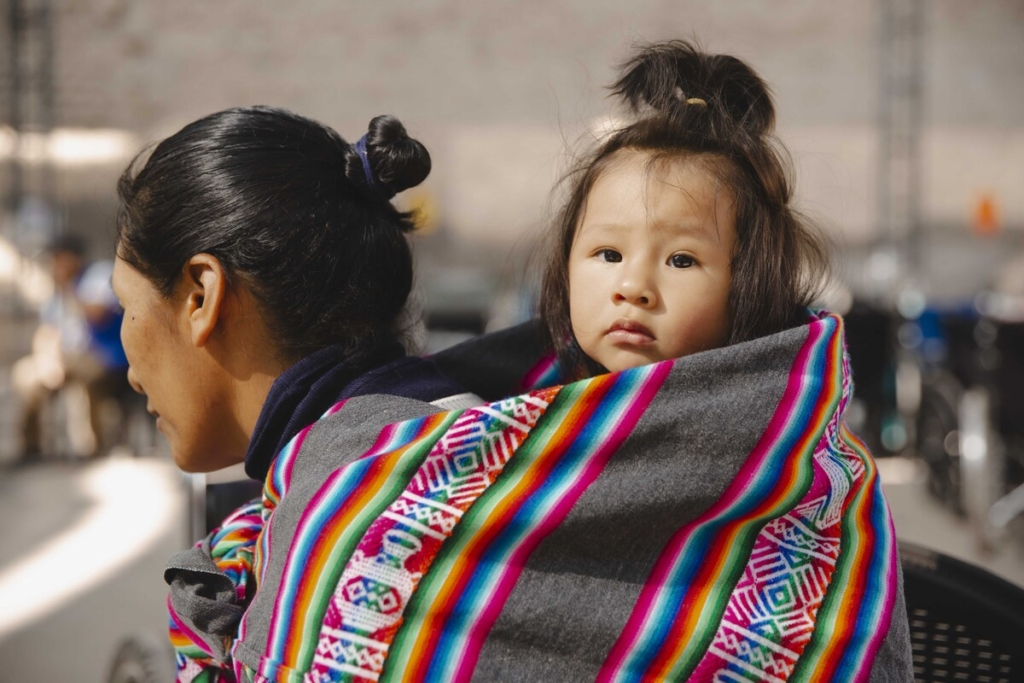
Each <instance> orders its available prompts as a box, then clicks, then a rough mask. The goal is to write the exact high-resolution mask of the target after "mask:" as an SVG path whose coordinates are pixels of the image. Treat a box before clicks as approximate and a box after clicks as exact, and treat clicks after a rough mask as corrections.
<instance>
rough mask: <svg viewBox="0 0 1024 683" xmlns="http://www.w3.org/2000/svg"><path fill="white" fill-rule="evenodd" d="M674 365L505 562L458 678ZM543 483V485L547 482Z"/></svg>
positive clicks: (468, 670) (659, 372) (650, 383)
mask: <svg viewBox="0 0 1024 683" xmlns="http://www.w3.org/2000/svg"><path fill="white" fill-rule="evenodd" d="M672 366H673V361H663V362H661V363H659V364H658V365H657V366H656V367H655V369H654V371H653V372H652V373H651V376H650V377H649V378H647V379H646V380H645V381H644V385H643V387H642V388H641V389H640V392H639V393H638V396H637V398H636V399H635V400H634V401H633V402H632V403H631V404H630V407H629V408H628V409H627V410H626V412H624V413H623V415H622V417H621V418H620V419H619V422H618V424H616V425H615V427H614V429H613V431H612V432H611V434H610V435H609V437H608V438H607V439H604V440H602V445H601V446H600V447H599V448H598V450H597V451H595V453H594V454H593V455H592V456H591V457H590V459H589V460H588V463H587V465H586V466H585V468H584V469H583V471H582V472H581V473H580V475H579V476H578V477H577V479H576V482H575V483H574V484H573V485H572V487H571V488H570V489H569V490H568V491H567V492H566V494H565V495H564V496H562V497H561V498H560V499H559V500H558V502H557V503H556V505H555V506H554V507H553V508H552V509H551V511H550V512H549V513H548V514H546V515H545V516H544V517H543V518H542V520H541V522H540V524H539V525H537V526H536V527H535V528H534V530H533V531H532V532H530V533H529V534H528V535H527V536H526V537H525V538H524V539H523V540H522V542H520V543H519V544H518V545H517V547H516V549H515V550H514V551H513V552H512V554H511V555H510V556H509V560H508V561H507V562H505V563H504V566H505V567H506V569H505V571H503V572H502V573H501V575H500V578H499V579H498V581H497V582H496V584H495V587H494V589H493V590H492V592H491V595H492V597H491V599H490V600H488V603H487V607H485V608H484V610H483V612H482V613H481V614H480V617H479V618H478V619H477V620H476V623H475V624H474V625H473V626H472V627H471V629H470V631H469V635H468V636H467V638H466V646H465V648H464V651H463V655H462V657H461V658H460V664H459V666H458V668H457V669H456V671H455V680H456V681H460V682H461V681H468V680H470V678H471V677H472V675H473V671H474V669H475V668H476V663H477V660H478V659H479V657H480V652H481V650H482V648H483V643H484V640H485V639H486V638H487V634H488V633H490V630H491V628H492V627H493V626H494V622H495V621H496V620H497V618H498V616H499V615H500V614H501V610H502V609H503V608H504V607H505V602H506V601H507V600H508V596H509V595H511V593H512V589H513V588H514V587H515V584H516V582H517V581H518V580H519V575H520V574H522V572H523V568H524V567H525V566H526V562H527V560H528V559H529V556H530V555H531V554H532V553H533V551H534V550H535V549H536V547H537V545H538V544H539V543H540V542H541V541H542V540H544V538H545V537H547V535H548V534H550V533H551V531H552V530H553V529H554V528H555V527H557V526H558V525H559V524H561V523H562V522H563V521H564V519H565V517H566V515H568V514H569V511H570V510H572V508H573V506H574V505H575V504H576V502H577V501H578V500H579V499H580V496H582V495H583V492H584V491H586V490H587V489H588V488H589V487H590V485H591V484H592V483H594V481H595V480H596V479H597V478H598V477H599V476H600V475H601V473H602V472H603V471H604V468H605V466H606V465H607V464H608V461H609V460H610V458H611V456H612V455H614V453H615V452H616V451H617V450H618V448H619V446H621V445H622V443H623V442H624V441H625V440H626V438H627V437H628V436H629V435H630V434H631V433H632V431H633V427H635V426H636V423H637V421H639V419H640V417H641V416H642V415H643V413H644V411H646V410H647V407H648V406H649V405H650V403H651V401H652V400H654V396H655V395H656V394H657V393H658V390H659V389H660V388H661V385H662V384H663V383H664V382H665V378H666V377H668V375H669V372H671V370H672ZM570 448H571V446H570ZM539 483H541V484H543V482H539ZM531 495H532V494H531ZM527 500H529V497H527V498H526V499H524V500H523V502H524V503H525V502H526V501H527ZM519 509H521V508H517V510H516V512H518V510H519ZM514 514H515V513H513V515H514Z"/></svg>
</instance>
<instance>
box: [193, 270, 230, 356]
mask: <svg viewBox="0 0 1024 683" xmlns="http://www.w3.org/2000/svg"><path fill="white" fill-rule="evenodd" d="M182 280H183V286H184V288H185V292H184V295H185V298H184V307H185V310H184V313H185V315H186V316H187V319H188V325H189V328H190V330H191V338H192V344H193V345H195V346H197V347H200V346H204V345H205V344H206V342H207V341H208V340H209V338H210V335H211V334H213V330H214V329H215V328H216V327H217V320H218V319H219V318H220V315H221V312H222V310H223V306H224V305H225V300H226V298H227V288H228V280H227V272H226V271H225V270H224V266H223V265H221V262H220V260H219V259H218V258H217V257H216V256H212V255H210V254H196V255H195V256H193V257H192V258H190V259H189V260H188V261H187V262H186V263H185V268H184V272H183V273H182Z"/></svg>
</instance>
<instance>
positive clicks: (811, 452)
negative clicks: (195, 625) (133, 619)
mask: <svg viewBox="0 0 1024 683" xmlns="http://www.w3.org/2000/svg"><path fill="white" fill-rule="evenodd" d="M805 329H806V330H807V336H806V338H805V339H804V340H803V342H802V344H800V343H799V342H797V346H794V347H791V348H794V349H795V348H798V349H799V350H798V351H797V352H796V353H795V356H792V355H791V356H789V357H790V358H793V361H792V365H791V367H790V370H789V375H788V379H787V380H786V384H785V388H784V391H782V398H781V400H780V401H779V403H778V405H777V406H776V407H775V410H774V413H773V415H772V417H771V419H770V420H769V422H768V426H767V428H766V429H765V430H764V432H763V433H761V434H760V437H759V438H758V440H757V442H756V445H755V447H754V448H753V450H752V451H751V452H750V453H749V454H748V456H747V457H746V460H745V461H744V463H743V465H742V467H741V468H740V471H739V472H738V473H737V474H736V475H735V476H733V477H732V479H731V483H730V484H729V485H728V486H727V487H726V488H725V491H724V493H723V494H722V495H721V496H719V497H718V499H717V500H716V501H715V502H714V503H713V504H712V505H711V506H710V507H709V508H708V509H706V510H704V511H703V513H701V514H699V515H698V516H697V517H696V518H690V519H689V520H685V523H684V521H680V524H681V526H680V528H679V529H678V530H677V531H675V532H674V533H671V529H670V534H669V536H667V538H668V541H667V543H666V544H665V545H664V547H663V548H661V552H660V556H659V557H658V558H657V560H656V561H655V562H654V563H653V566H651V569H650V573H649V575H648V576H647V580H646V581H645V583H644V585H643V586H642V587H641V589H640V590H639V593H638V596H637V597H636V600H635V603H633V604H632V607H631V610H630V612H629V616H628V618H626V619H625V621H624V623H623V625H622V630H621V632H619V631H617V630H616V631H612V633H613V634H614V633H618V637H617V640H615V642H614V645H613V646H612V647H611V649H610V650H609V651H607V652H605V651H604V650H601V651H600V656H599V658H598V659H596V660H594V666H595V669H594V670H596V671H598V674H597V680H599V681H608V682H611V681H657V680H690V681H730V682H733V683H745V682H748V681H771V682H772V683H779V682H782V681H865V680H867V679H868V677H869V674H870V672H871V667H872V664H873V662H874V657H875V654H876V652H877V651H878V649H879V647H880V645H881V642H882V640H883V639H884V638H885V636H886V633H887V631H888V625H889V621H890V616H891V613H892V607H893V604H894V602H895V599H896V590H897V580H896V572H897V567H898V564H897V558H896V545H895V534H894V531H893V528H892V521H891V519H890V516H889V512H888V509H887V507H886V504H885V501H884V499H883V497H882V494H881V486H880V482H879V479H878V476H877V472H876V470H875V467H874V464H873V463H872V460H871V457H870V455H869V454H868V453H867V450H866V449H865V448H864V446H863V444H862V443H861V442H859V441H858V440H857V439H856V438H855V437H854V436H853V435H851V434H850V433H849V432H848V431H847V429H846V428H845V426H844V424H843V422H842V415H843V411H844V409H845V406H846V404H847V402H848V401H849V399H850V396H851V390H852V389H851V382H850V373H849V367H848V362H847V359H846V355H845V350H844V348H843V335H842V321H841V320H840V319H839V318H838V317H837V316H832V315H826V314H822V315H820V316H818V317H816V318H815V319H814V320H813V321H812V322H811V323H810V324H809V325H808V326H807V327H806V328H805ZM794 339H795V337H794ZM790 353H792V352H790ZM675 365H676V362H675V361H666V362H663V363H658V364H654V365H649V366H644V367H640V368H634V369H631V370H627V371H625V372H621V373H615V374H610V375H603V376H599V377H595V378H592V379H588V380H584V381H581V382H575V383H573V384H569V385H566V386H563V387H554V388H550V389H543V390H538V391H534V392H531V393H528V394H524V395H522V396H517V397H514V398H511V399H506V400H503V401H499V402H496V403H492V404H490V405H487V406H481V407H479V408H474V409H470V410H467V411H464V412H461V413H442V414H437V415H430V416H427V417H423V418H418V419H415V420H409V421H407V422H402V423H398V424H393V425H389V426H388V427H386V428H385V429H384V430H383V431H382V432H381V433H380V435H379V437H378V438H377V441H376V443H375V444H374V446H373V447H372V448H371V449H370V450H369V451H368V452H367V453H365V454H363V455H362V457H360V458H359V459H357V460H355V461H353V462H351V463H349V464H347V465H345V466H343V467H341V468H339V469H337V470H335V471H334V472H333V473H332V474H331V476H330V477H328V478H327V480H326V481H324V482H323V483H322V484H321V485H320V486H319V489H318V490H317V492H316V495H315V496H314V497H313V499H312V501H311V502H310V503H309V504H308V505H307V506H306V507H305V508H304V510H303V512H302V516H301V519H300V521H299V523H298V527H297V529H296V531H295V533H294V535H293V537H292V538H291V540H290V547H289V551H288V554H287V557H286V559H284V560H276V561H277V562H283V567H284V568H283V573H282V574H281V578H280V580H279V581H277V582H276V583H275V585H274V586H271V587H270V590H271V591H272V592H271V595H272V600H273V609H272V614H271V616H270V619H269V625H268V627H267V629H268V630H267V638H266V641H265V649H263V641H261V642H260V643H259V644H258V645H257V647H259V648H261V650H260V652H259V653H258V655H259V663H258V665H255V662H254V661H253V658H252V656H251V655H252V654H253V653H255V652H256V651H255V650H249V651H247V652H246V653H245V655H246V657H245V659H246V664H245V665H242V664H240V663H239V662H238V659H237V658H238V656H240V655H241V654H242V653H241V652H240V650H239V646H240V645H243V644H244V645H247V643H243V642H241V641H244V640H245V634H246V632H247V624H246V620H247V619H248V618H249V616H248V615H247V617H246V618H244V619H243V623H242V626H241V629H240V642H239V643H236V650H235V655H236V661H235V671H236V674H238V675H239V680H242V679H243V676H244V678H245V679H248V680H254V681H256V682H257V683H262V682H263V681H280V682H286V683H300V682H301V683H329V682H330V683H335V682H340V681H346V682H353V683H364V682H367V681H382V682H389V681H460V682H461V681H468V680H470V679H471V678H472V676H473V673H474V670H475V668H476V665H477V663H478V661H481V660H480V657H481V655H482V652H483V651H484V645H485V642H486V641H487V639H488V636H489V634H490V632H491V630H492V627H493V626H494V624H495V622H496V621H497V619H498V618H499V615H501V613H502V610H503V609H504V606H505V605H506V603H507V602H508V600H509V598H510V596H511V594H512V591H513V588H514V587H515V586H516V583H517V581H518V579H519V577H520V575H521V574H522V571H523V569H524V567H525V566H526V565H527V563H528V561H529V559H530V557H531V554H532V553H533V552H534V550H535V549H536V548H537V547H538V545H539V544H540V543H541V541H543V540H544V539H545V538H546V537H547V536H548V535H549V534H550V533H551V531H553V530H554V529H555V528H557V527H559V525H561V524H562V522H563V521H564V520H565V519H566V516H567V515H568V514H569V512H570V510H572V508H573V506H574V505H576V503H577V501H578V500H579V499H580V498H581V496H582V495H583V494H584V492H585V491H586V490H587V489H588V487H590V485H591V484H593V483H594V482H595V481H596V480H597V478H598V477H599V476H600V475H601V474H602V472H604V471H605V468H606V466H607V464H608V463H609V462H610V460H611V459H612V458H613V457H614V456H615V454H616V452H617V451H618V450H619V449H620V447H621V446H622V444H623V443H624V442H625V441H626V439H627V438H628V437H630V436H631V435H632V434H634V433H635V431H636V429H637V426H638V424H639V423H640V420H641V418H642V417H643V415H644V414H645V412H646V411H647V410H648V408H649V406H650V405H651V404H652V403H653V402H655V401H657V400H658V398H659V396H660V394H661V391H662V389H663V387H664V386H665V385H666V383H667V382H668V383H671V382H672V379H671V377H672V373H673V368H674V366H675ZM782 367H783V368H784V367H786V366H782ZM780 387H781V385H780ZM663 414H664V413H663ZM659 419H664V418H659ZM669 419H671V418H669ZM758 429H760V428H758ZM302 437H303V434H300V436H299V437H296V441H295V442H294V443H293V446H294V447H292V446H290V447H289V449H286V451H285V452H284V453H283V454H282V456H281V457H279V458H278V460H277V461H276V462H275V464H274V467H273V469H272V471H271V473H270V476H269V478H268V482H267V493H266V495H265V511H264V517H265V518H266V519H267V523H266V526H265V529H264V533H263V538H261V542H260V546H259V551H258V555H264V554H266V553H267V552H269V550H268V549H269V548H270V547H271V546H270V545H269V544H268V543H267V542H266V537H268V536H271V535H272V534H273V533H274V517H273V514H271V513H272V511H273V509H274V507H275V506H276V505H277V501H280V500H281V498H282V497H283V496H285V495H286V494H287V491H288V488H289V483H290V480H291V477H292V476H294V473H293V467H294V460H295V454H296V453H297V452H298V450H299V449H300V448H301V446H302ZM752 442H753V441H752ZM267 510H269V511H270V512H269V513H268V512H267ZM660 543H661V541H658V545H656V546H654V548H655V550H657V548H659V547H661V546H660ZM262 563H263V559H262V558H258V559H257V562H256V568H255V569H254V572H255V575H256V576H260V577H263V576H264V574H263V573H262V572H263V571H264V569H265V568H263V567H262ZM644 571H646V568H645V569H644ZM266 588H267V587H264V589H266ZM258 598H259V596H258ZM630 600H632V598H630ZM629 604H630V602H626V603H625V604H624V607H627V606H628V605H629ZM625 614H626V613H625V612H623V615H624V616H625ZM608 642H611V640H609V641H608ZM197 654H198V653H197ZM602 657H603V664H601V661H602V659H601V658H602ZM598 667H599V668H598Z"/></svg>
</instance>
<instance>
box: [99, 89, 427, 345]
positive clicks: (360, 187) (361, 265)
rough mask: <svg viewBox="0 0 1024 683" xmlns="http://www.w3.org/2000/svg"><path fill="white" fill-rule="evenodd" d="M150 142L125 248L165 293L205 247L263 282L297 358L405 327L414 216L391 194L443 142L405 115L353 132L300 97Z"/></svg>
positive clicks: (120, 225) (120, 238)
mask: <svg viewBox="0 0 1024 683" xmlns="http://www.w3.org/2000/svg"><path fill="white" fill-rule="evenodd" d="M357 146H358V147H359V148H358V149H357ZM360 152H362V153H363V154H362V155H360ZM141 156H142V155H140V158H136V160H135V161H134V162H132V164H131V165H129V167H128V169H127V170H125V172H124V174H123V175H122V176H121V179H120V181H119V183H118V187H117V190H118V195H119V197H120V208H119V212H118V217H117V250H118V255H119V256H120V257H121V258H123V259H124V260H125V261H126V262H127V263H128V264H130V265H131V266H133V267H134V268H135V269H137V270H138V271H140V272H141V273H142V274H143V275H145V276H146V277H147V278H148V279H149V280H150V281H151V282H152V283H153V284H154V285H155V286H156V287H157V289H158V290H159V291H160V292H161V293H162V294H163V295H164V296H170V294H171V292H172V291H173V290H174V287H175V284H176V283H177V282H178V278H179V277H180V275H181V273H182V269H183V268H184V266H185V263H186V262H187V261H188V259H189V258H190V257H192V256H193V255H195V254H197V253H202V252H205V253H209V254H212V255H213V256H216V257H217V258H218V259H219V260H220V261H221V263H222V264H223V265H224V267H225V269H226V270H227V272H228V276H229V278H232V279H238V280H240V281H243V282H244V283H245V284H246V285H247V286H248V287H249V288H250V289H251V291H252V292H253V294H254V296H255V297H256V300H257V302H258V305H259V306H260V309H261V313H262V314H263V318H264V321H265V322H266V323H267V325H268V326H269V327H270V329H271V330H272V331H273V335H274V339H275V342H276V344H277V347H278V350H279V351H280V353H281V354H282V356H283V357H285V358H290V359H298V358H301V357H303V356H305V355H306V354H308V353H310V352H312V351H314V350H317V349H319V348H323V347H325V346H328V345H331V344H334V343H339V342H340V343H344V344H346V345H348V346H349V347H350V348H351V349H352V351H353V352H356V351H360V350H364V349H366V348H367V347H368V346H370V345H373V344H377V343H381V342H383V341H386V340H388V339H398V338H399V337H400V333H401V331H400V330H399V320H400V317H401V314H402V312H403V309H404V307H405V303H406V300H407V299H408V296H409V292H410V289H411V288H412V277H413V269H412V255H411V253H410V250H409V245H408V243H407V241H406V238H405V233H407V232H409V231H410V230H412V229H413V227H414V225H413V221H412V217H411V215H409V214H406V213H402V212H400V211H398V210H397V209H396V208H395V207H394V206H392V204H391V202H390V201H389V200H390V198H391V197H392V196H393V195H394V193H395V192H398V191H401V190H403V189H406V188H408V187H412V186H414V185H417V184H419V183H420V182H422V181H423V180H424V179H425V178H426V177H427V174H428V173H430V155H429V154H428V153H427V150H426V148H424V147H423V145H421V144H420V143H419V142H417V141H416V140H413V139H411V138H410V137H409V136H408V135H407V134H406V131H405V128H404V127H403V126H402V124H401V123H400V122H399V121H398V119H396V118H394V117H391V116H378V117H376V118H374V119H373V120H372V121H371V122H370V126H369V132H368V133H367V134H366V138H365V140H364V141H363V144H362V145H359V143H357V144H356V145H353V144H349V143H348V142H346V141H345V140H344V139H342V138H341V136H339V135H338V134H337V133H336V132H335V131H334V130H332V129H331V128H328V127H327V126H324V125H322V124H320V123H317V122H316V121H312V120H310V119H307V118H304V117H302V116H298V115H296V114H293V113H291V112H289V111H285V110H282V109H274V108H270V107H246V108H238V109H228V110H226V111H221V112H218V113H215V114H211V115H209V116H206V117H204V118H202V119H199V120H198V121H195V122H194V123H191V124H189V125H187V126H185V128H183V129H182V130H181V131H179V132H178V133H176V134H175V135H172V136H171V137H169V138H167V139H166V140H164V141H162V142H160V143H159V144H158V145H157V146H156V147H155V149H153V152H152V154H151V155H150V156H149V158H148V159H147V160H146V161H145V163H142V161H141Z"/></svg>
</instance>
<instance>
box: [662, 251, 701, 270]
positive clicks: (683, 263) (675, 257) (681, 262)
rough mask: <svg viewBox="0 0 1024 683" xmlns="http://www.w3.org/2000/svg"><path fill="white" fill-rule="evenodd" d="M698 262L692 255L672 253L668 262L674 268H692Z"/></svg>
mask: <svg viewBox="0 0 1024 683" xmlns="http://www.w3.org/2000/svg"><path fill="white" fill-rule="evenodd" d="M696 263H697V262H696V261H694V260H693V257H692V256H687V255H686V254H672V256H671V257H670V258H669V260H668V264H669V265H670V266H672V267H673V268H690V267H692V266H694V265H696Z"/></svg>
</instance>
